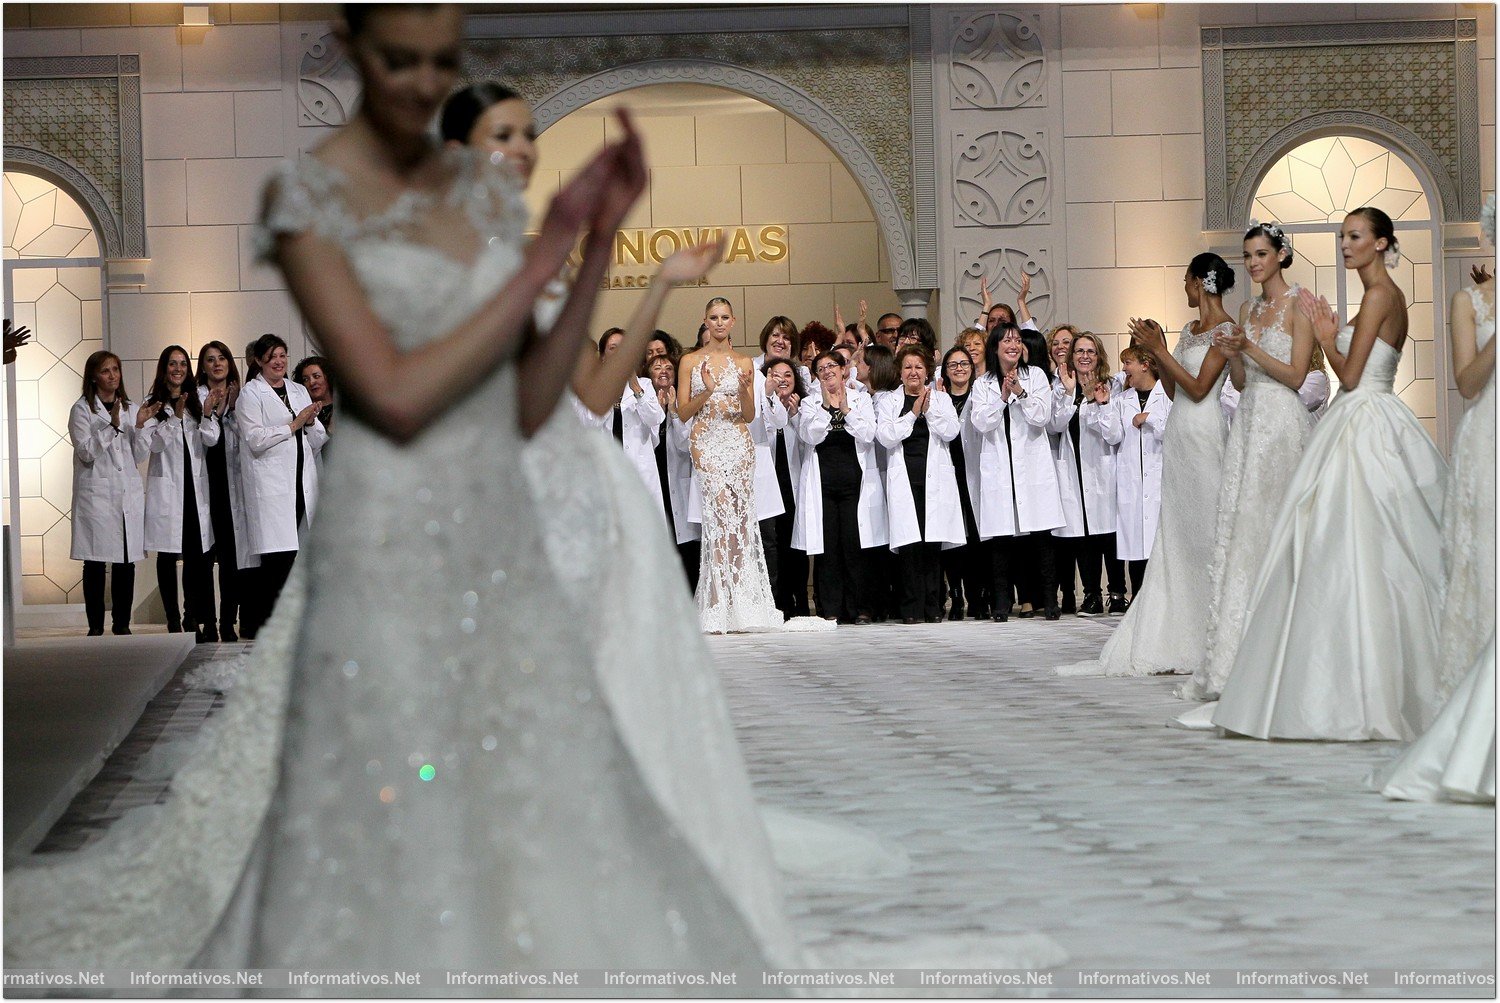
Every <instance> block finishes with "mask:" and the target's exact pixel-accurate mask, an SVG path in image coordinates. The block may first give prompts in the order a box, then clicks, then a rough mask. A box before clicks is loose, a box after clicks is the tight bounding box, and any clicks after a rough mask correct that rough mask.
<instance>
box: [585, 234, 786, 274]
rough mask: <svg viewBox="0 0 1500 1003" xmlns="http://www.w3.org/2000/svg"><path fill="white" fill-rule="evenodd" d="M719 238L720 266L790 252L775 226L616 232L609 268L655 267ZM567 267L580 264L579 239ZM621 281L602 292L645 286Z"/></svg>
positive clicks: (766, 259)
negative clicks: (720, 244)
mask: <svg viewBox="0 0 1500 1003" xmlns="http://www.w3.org/2000/svg"><path fill="white" fill-rule="evenodd" d="M720 237H723V238H724V258H723V262H724V263H725V264H729V263H730V262H735V261H743V262H747V263H750V264H754V263H756V262H766V263H771V262H776V261H784V260H786V257H787V254H788V253H790V248H791V243H790V241H788V239H787V230H786V227H785V226H784V225H782V224H779V223H769V224H765V225H761V226H736V227H723V226H698V227H675V228H674V227H659V228H657V229H654V230H619V231H616V233H615V247H614V256H613V258H612V260H611V264H612V265H613V266H615V267H617V268H626V267H630V266H644V265H650V264H656V265H659V264H661V263H662V262H663V261H665V260H667V259H668V258H670V257H671V256H672V255H673V254H676V253H677V252H678V251H680V250H681V249H682V248H684V247H687V246H689V245H690V244H698V243H703V242H704V241H709V240H715V239H718V238H720ZM568 264H570V265H572V266H573V267H574V268H577V267H578V266H579V265H581V264H583V238H579V241H578V244H577V245H575V246H574V248H573V253H572V254H571V255H569V256H568ZM624 278H626V279H628V280H629V283H630V284H628V285H621V284H619V283H618V280H615V281H614V282H612V283H611V284H610V285H609V286H607V287H606V288H612V289H634V288H642V287H643V286H645V285H646V284H647V283H644V282H639V281H638V280H639V279H640V278H641V276H634V275H632V276H624Z"/></svg>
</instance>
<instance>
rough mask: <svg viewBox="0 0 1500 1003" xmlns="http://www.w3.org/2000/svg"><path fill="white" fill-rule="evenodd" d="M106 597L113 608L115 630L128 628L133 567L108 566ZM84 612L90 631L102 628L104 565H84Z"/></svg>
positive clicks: (92, 563) (86, 562)
mask: <svg viewBox="0 0 1500 1003" xmlns="http://www.w3.org/2000/svg"><path fill="white" fill-rule="evenodd" d="M109 598H110V602H111V604H112V606H113V607H114V609H113V613H114V615H113V617H112V618H111V619H112V620H113V621H114V627H115V629H116V630H123V629H125V628H128V627H129V626H130V607H131V605H132V604H133V603H134V602H135V565H134V564H111V565H110V587H109ZM83 611H84V614H85V615H86V616H87V617H88V621H89V630H96V631H102V630H103V629H104V562H103V561H84V562H83Z"/></svg>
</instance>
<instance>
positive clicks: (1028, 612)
mask: <svg viewBox="0 0 1500 1003" xmlns="http://www.w3.org/2000/svg"><path fill="white" fill-rule="evenodd" d="M1016 616H1018V617H1020V618H1021V619H1022V620H1030V619H1031V618H1032V617H1034V616H1036V610H1034V609H1023V610H1021V612H1019V613H1017V614H1016Z"/></svg>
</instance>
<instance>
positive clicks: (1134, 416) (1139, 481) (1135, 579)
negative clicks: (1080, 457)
mask: <svg viewBox="0 0 1500 1003" xmlns="http://www.w3.org/2000/svg"><path fill="white" fill-rule="evenodd" d="M1120 367H1121V368H1122V369H1124V370H1125V384H1126V385H1125V387H1124V389H1122V390H1120V391H1118V392H1116V393H1115V395H1114V397H1113V399H1112V400H1111V401H1110V406H1109V407H1106V408H1102V409H1101V414H1100V430H1101V432H1102V434H1103V436H1104V440H1105V441H1106V442H1109V443H1111V444H1113V445H1115V446H1116V447H1117V448H1118V450H1119V452H1118V453H1117V459H1116V463H1115V486H1116V491H1115V510H1116V513H1117V515H1116V524H1115V547H1116V554H1117V556H1118V557H1119V558H1120V560H1122V561H1125V562H1126V563H1127V564H1128V565H1129V566H1130V594H1131V595H1132V596H1134V595H1137V594H1138V593H1139V592H1140V590H1141V583H1142V582H1143V581H1144V580H1145V577H1146V559H1147V558H1148V557H1150V556H1151V545H1152V544H1153V543H1155V542H1156V524H1157V520H1158V519H1159V518H1160V516H1161V437H1162V433H1163V432H1165V431H1166V430H1167V415H1168V414H1170V413H1171V411H1172V399H1171V398H1170V397H1168V396H1167V390H1166V387H1164V386H1162V384H1161V381H1160V380H1159V379H1158V378H1157V370H1156V360H1155V359H1153V358H1152V357H1151V353H1150V352H1148V351H1146V350H1145V349H1144V348H1138V347H1136V346H1134V345H1132V346H1130V347H1129V348H1127V349H1125V350H1124V351H1122V352H1121V353H1120Z"/></svg>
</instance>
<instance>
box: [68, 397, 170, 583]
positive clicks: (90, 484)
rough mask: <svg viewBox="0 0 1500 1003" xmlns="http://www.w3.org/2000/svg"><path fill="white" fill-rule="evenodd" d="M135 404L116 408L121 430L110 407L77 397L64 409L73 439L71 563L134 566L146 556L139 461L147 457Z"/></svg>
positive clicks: (147, 447)
mask: <svg viewBox="0 0 1500 1003" xmlns="http://www.w3.org/2000/svg"><path fill="white" fill-rule="evenodd" d="M137 410H138V406H137V405H135V404H127V405H125V406H123V407H122V408H121V409H120V430H119V431H118V432H117V431H115V429H114V427H113V426H112V425H111V424H110V421H109V408H107V407H105V406H104V403H103V402H102V401H100V400H98V399H97V398H96V399H95V401H94V405H93V407H90V406H89V402H88V400H87V399H86V398H83V397H80V398H78V400H77V401H75V402H74V404H73V409H72V410H71V411H70V412H69V413H68V437H69V438H70V439H72V440H73V548H72V550H71V551H70V552H69V553H70V556H71V557H72V558H73V560H75V561H104V562H107V563H109V564H132V563H134V562H136V561H139V560H141V559H142V558H144V557H145V556H146V547H145V539H146V526H145V523H146V490H145V488H144V487H143V486H142V484H141V472H140V469H139V464H141V463H142V462H144V461H145V459H146V457H147V456H149V455H150V452H151V446H150V440H149V438H148V433H147V430H144V429H143V430H141V431H137V430H136V427H135V416H136V412H137Z"/></svg>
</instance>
